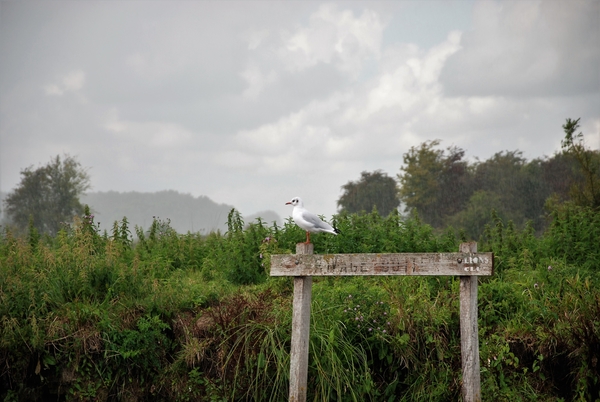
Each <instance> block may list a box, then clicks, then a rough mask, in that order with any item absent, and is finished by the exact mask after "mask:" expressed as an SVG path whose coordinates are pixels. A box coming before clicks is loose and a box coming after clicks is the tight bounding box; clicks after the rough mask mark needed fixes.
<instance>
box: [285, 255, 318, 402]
mask: <svg viewBox="0 0 600 402" xmlns="http://www.w3.org/2000/svg"><path fill="white" fill-rule="evenodd" d="M313 252H314V246H313V244H312V243H298V244H296V255H299V254H313ZM311 296H312V276H295V277H294V301H293V311H292V340H291V351H290V394H289V400H290V401H293V402H305V401H306V387H307V381H308V346H309V343H310V342H309V340H310V301H311Z"/></svg>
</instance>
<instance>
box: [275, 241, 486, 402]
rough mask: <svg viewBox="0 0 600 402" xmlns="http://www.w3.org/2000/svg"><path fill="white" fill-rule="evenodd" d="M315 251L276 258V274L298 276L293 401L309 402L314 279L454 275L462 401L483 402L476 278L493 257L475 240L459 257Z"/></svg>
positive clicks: (303, 248) (304, 247)
mask: <svg viewBox="0 0 600 402" xmlns="http://www.w3.org/2000/svg"><path fill="white" fill-rule="evenodd" d="M313 251H314V246H313V245H312V244H311V243H298V244H296V254H276V255H272V256H271V276H293V277H294V300H293V311H292V334H291V335H292V337H291V345H290V393H289V401H291V402H305V401H306V394H307V379H308V378H307V377H308V350H309V340H310V300H311V293H312V277H313V276H353V275H453V276H460V337H461V360H462V397H463V401H464V402H481V381H480V367H479V331H478V325H477V280H478V276H483V275H492V273H493V272H494V256H493V254H492V253H478V252H477V243H476V242H470V243H462V244H461V245H460V247H459V252H458V253H416V254H415V253H403V254H325V255H314V254H313Z"/></svg>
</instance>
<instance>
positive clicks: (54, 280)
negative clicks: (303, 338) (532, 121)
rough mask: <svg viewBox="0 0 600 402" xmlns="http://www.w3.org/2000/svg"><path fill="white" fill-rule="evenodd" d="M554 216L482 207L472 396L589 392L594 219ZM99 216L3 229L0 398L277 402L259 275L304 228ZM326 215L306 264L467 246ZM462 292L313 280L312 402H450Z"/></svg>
mask: <svg viewBox="0 0 600 402" xmlns="http://www.w3.org/2000/svg"><path fill="white" fill-rule="evenodd" d="M552 208H553V209H552V211H551V213H550V216H549V219H550V225H549V226H548V229H547V230H546V231H545V232H544V233H542V234H541V235H540V236H536V231H535V229H534V227H533V225H531V224H530V225H528V226H525V227H524V228H523V229H519V228H518V227H517V226H516V225H514V224H513V223H512V222H511V221H509V220H507V219H505V218H503V217H502V215H501V214H499V213H494V214H493V215H492V217H491V220H490V222H489V223H488V224H487V226H485V229H484V233H485V235H484V236H483V237H482V239H481V240H480V243H479V249H480V250H481V251H493V252H494V256H495V258H494V259H495V274H494V276H493V277H490V278H482V279H481V280H480V286H479V333H480V358H481V361H480V363H481V368H482V375H481V380H482V397H483V399H484V400H488V399H494V400H501V401H515V400H544V401H561V400H562V401H588V400H590V401H594V400H597V399H598V398H600V383H599V382H598V378H600V371H599V370H600V365H599V364H598V356H599V351H600V326H599V324H598V317H599V316H600V293H599V291H598V289H599V285H600V276H599V275H598V273H599V266H600V251H599V249H598V247H597V245H598V239H600V232H599V230H600V229H599V228H600V221H599V219H600V218H599V216H600V215H598V213H597V211H596V210H594V209H593V208H591V207H581V206H576V205H573V204H572V203H557V204H553V206H552ZM94 219H95V218H94V216H93V214H91V213H90V211H89V209H88V210H86V211H85V212H84V215H83V216H82V217H81V218H80V219H76V220H75V222H74V224H73V225H69V226H64V227H63V228H62V229H61V230H60V231H59V232H58V233H57V235H56V236H39V234H38V233H37V229H36V228H35V227H34V226H33V225H31V226H30V227H29V233H27V234H25V235H24V236H16V235H15V234H14V233H13V232H12V231H11V230H10V229H5V230H4V231H3V232H2V235H1V236H0V266H1V267H2V269H0V322H1V327H0V328H1V330H0V367H2V370H1V371H0V398H3V399H5V400H40V399H42V398H46V399H47V398H52V399H61V400H62V399H64V400H134V399H135V400H168V401H232V400H233V401H236V400H237V401H242V400H252V401H280V400H285V399H286V398H287V392H288V389H287V387H288V382H289V363H290V360H289V345H290V330H291V320H292V317H291V299H292V281H291V279H290V278H269V277H268V267H269V266H270V256H271V255H272V254H281V253H290V252H291V250H293V248H294V246H295V244H296V243H297V242H299V241H302V240H303V239H304V234H303V231H302V230H301V229H299V228H297V227H296V226H295V225H294V224H293V223H292V222H291V221H288V222H286V223H285V224H284V226H283V227H279V226H277V225H273V226H266V225H265V224H264V223H263V222H262V221H261V220H257V221H255V222H252V223H249V224H246V223H244V222H243V221H242V220H241V217H240V216H239V213H238V212H237V211H235V210H232V211H231V212H230V214H229V216H228V231H227V232H226V233H224V234H221V233H219V232H216V233H211V234H209V235H200V234H198V233H196V234H194V233H187V234H179V233H177V232H175V231H174V230H173V229H172V228H171V227H170V225H169V221H168V219H167V220H163V219H160V218H155V219H154V221H153V222H152V224H151V225H150V227H149V228H148V229H147V230H146V229H143V228H140V227H136V228H134V230H133V231H132V230H130V228H129V224H128V221H127V219H126V218H124V219H123V220H121V221H118V222H115V224H114V225H113V226H112V230H111V232H110V233H107V232H106V231H105V232H104V233H101V232H100V230H99V228H98V225H97V223H95V220H94ZM334 221H335V224H336V226H337V227H339V228H340V229H341V230H342V233H343V235H339V236H330V235H328V234H319V235H315V236H314V237H313V241H314V245H315V253H364V252H373V253H380V252H449V251H456V250H457V249H458V244H459V241H460V240H459V238H460V237H462V236H461V235H460V234H457V233H455V232H454V230H452V229H450V228H449V229H447V230H446V231H444V232H437V231H435V230H433V228H432V227H431V226H429V225H426V224H424V223H423V222H421V221H420V220H419V218H418V216H413V217H411V218H407V219H405V218H402V217H401V216H400V215H399V214H398V213H397V212H392V213H391V214H389V215H388V216H386V217H382V216H381V215H380V214H379V213H377V212H371V213H362V214H348V213H341V214H339V215H337V216H335V217H334ZM134 237H135V238H134ZM458 294H459V280H458V279H457V278H451V277H428V278H425V277H349V278H344V277H337V278H335V277H327V278H314V280H313V302H312V314H311V338H310V348H309V351H310V352H309V353H310V357H309V396H308V399H309V400H316V401H330V400H342V401H345V400H348V401H362V400H372V401H381V400H385V401H447V400H458V399H459V398H460V387H461V379H460V368H461V360H460V359H461V357H460V325H459V307H458V305H459V301H458Z"/></svg>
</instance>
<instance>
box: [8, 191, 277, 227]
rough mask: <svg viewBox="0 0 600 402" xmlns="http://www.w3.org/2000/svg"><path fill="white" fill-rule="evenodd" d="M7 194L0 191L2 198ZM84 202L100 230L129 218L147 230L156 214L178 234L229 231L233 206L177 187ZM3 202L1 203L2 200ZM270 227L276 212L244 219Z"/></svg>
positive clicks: (87, 198)
mask: <svg viewBox="0 0 600 402" xmlns="http://www.w3.org/2000/svg"><path fill="white" fill-rule="evenodd" d="M7 195H8V193H4V192H3V193H0V200H2V199H4V198H5V197H6V196H7ZM80 201H81V203H82V204H84V205H85V204H87V205H89V206H90V208H91V210H92V213H93V214H94V215H95V217H94V220H95V222H100V230H102V231H104V229H106V230H107V231H109V232H110V230H111V229H112V225H113V223H114V222H115V221H121V220H122V219H123V217H127V220H128V221H129V224H130V228H131V230H132V232H133V228H134V227H135V225H137V226H140V227H142V228H144V229H145V230H147V229H148V228H149V227H150V225H151V224H152V220H153V217H157V218H160V219H162V220H167V219H170V221H171V227H172V228H173V229H175V230H176V231H177V232H178V233H187V232H188V231H189V232H200V233H203V234H206V233H210V232H211V231H216V230H220V231H221V232H223V233H224V232H226V231H227V215H228V214H229V212H230V211H231V209H232V208H233V206H232V205H227V204H218V203H216V202H214V201H212V200H211V199H210V198H208V197H205V196H200V197H194V196H192V195H190V194H183V193H179V192H177V191H174V190H167V191H159V192H155V193H140V192H136V191H130V192H123V193H120V192H117V191H107V192H96V193H89V194H86V195H84V196H82V197H81V199H80ZM0 205H1V203H0ZM3 212H4V211H3V207H0V222H1V221H2V218H3ZM259 216H260V217H261V219H262V220H263V222H265V223H266V224H268V225H269V226H270V225H272V224H273V221H275V222H277V224H278V225H281V224H282V220H281V218H280V217H279V216H278V215H277V214H276V213H275V212H273V211H263V212H259V213H257V214H253V215H250V216H247V217H244V222H246V223H252V222H255V221H256V219H257V218H258V217H259Z"/></svg>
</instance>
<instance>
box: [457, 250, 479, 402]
mask: <svg viewBox="0 0 600 402" xmlns="http://www.w3.org/2000/svg"><path fill="white" fill-rule="evenodd" d="M459 251H460V252H461V253H477V243H476V242H470V243H462V244H461V245H460V250H459ZM477 280H478V278H477V276H461V277H460V349H461V357H462V395H463V401H464V402H479V401H481V380H480V368H479V333H478V332H479V329H478V324H477Z"/></svg>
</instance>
